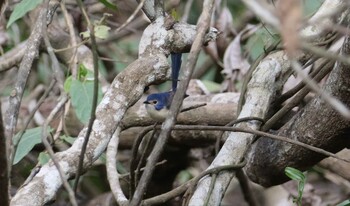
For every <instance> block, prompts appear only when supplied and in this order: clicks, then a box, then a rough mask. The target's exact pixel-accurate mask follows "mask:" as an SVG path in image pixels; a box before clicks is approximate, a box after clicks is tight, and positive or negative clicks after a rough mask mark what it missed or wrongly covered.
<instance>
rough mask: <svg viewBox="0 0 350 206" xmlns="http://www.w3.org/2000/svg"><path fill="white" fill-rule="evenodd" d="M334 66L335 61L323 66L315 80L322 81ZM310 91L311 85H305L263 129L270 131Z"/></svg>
mask: <svg viewBox="0 0 350 206" xmlns="http://www.w3.org/2000/svg"><path fill="white" fill-rule="evenodd" d="M332 66H333V62H330V63H329V64H328V65H327V66H325V67H323V68H322V70H321V71H320V72H318V73H317V74H316V75H315V77H314V81H316V82H319V81H321V79H323V78H324V77H325V76H326V75H327V74H328V73H329V72H330V71H331V70H332V68H333V67H332ZM310 76H314V75H310ZM309 92H310V88H309V87H303V88H302V89H301V90H300V91H299V92H298V94H296V95H295V97H294V98H293V99H292V100H291V101H290V102H288V103H287V104H286V105H284V106H283V107H282V108H281V109H280V110H278V112H276V113H275V114H274V115H273V116H272V117H271V118H270V119H269V120H267V121H266V123H265V125H263V126H262V128H261V131H268V130H269V129H271V128H272V127H273V125H274V124H275V123H276V122H278V121H279V120H280V119H281V118H283V117H284V116H285V115H286V114H287V113H288V112H289V111H291V110H292V109H293V108H294V107H295V106H297V105H298V104H299V103H300V102H301V100H303V99H304V97H305V96H306V95H307V94H308V93H309Z"/></svg>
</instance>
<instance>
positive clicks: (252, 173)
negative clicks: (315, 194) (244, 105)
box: [246, 37, 350, 186]
mask: <svg viewBox="0 0 350 206" xmlns="http://www.w3.org/2000/svg"><path fill="white" fill-rule="evenodd" d="M349 53H350V43H349V37H348V38H346V40H345V42H344V44H343V48H342V54H343V55H345V56H346V55H349ZM349 86H350V66H349V65H344V64H337V65H336V66H335V68H334V69H333V71H332V72H331V74H330V76H329V78H328V80H327V82H326V84H325V86H324V90H325V91H326V92H328V93H330V94H331V95H333V96H334V97H335V98H338V99H339V100H341V101H342V102H343V103H344V104H345V105H347V106H350V90H349ZM349 126H350V122H349V121H348V120H345V119H344V118H343V117H342V116H341V115H340V114H339V113H337V112H336V111H335V110H334V109H332V108H331V107H330V106H329V105H328V104H327V103H325V101H324V100H322V99H321V98H320V97H315V98H314V99H313V100H312V101H310V102H309V103H308V105H306V106H305V107H304V108H303V109H302V110H301V111H300V112H298V114H296V115H295V116H294V117H293V118H292V119H291V120H290V121H289V122H288V123H287V124H286V125H285V126H283V127H282V128H281V129H280V130H279V131H278V135H281V136H286V137H289V138H292V139H294V140H298V141H301V142H304V143H307V144H309V145H313V146H316V147H320V148H322V149H325V150H328V151H331V152H337V151H339V150H341V149H343V148H344V147H346V146H348V145H349V138H348V134H349V132H350V128H349ZM324 158H325V156H323V155H320V154H318V153H315V152H312V151H310V150H306V149H303V148H301V147H299V146H296V145H291V144H289V143H285V142H280V141H275V140H271V139H267V138H260V139H259V140H258V141H257V142H256V143H255V144H254V146H253V148H252V150H251V152H250V158H249V162H248V164H247V167H246V172H247V174H248V176H249V177H250V179H252V180H253V181H254V182H257V183H258V184H261V185H263V186H272V185H277V184H281V183H283V182H285V181H287V180H288V178H287V176H286V175H285V174H284V169H285V167H287V166H289V167H294V168H298V169H300V170H306V169H308V168H310V167H312V166H313V165H315V164H316V163H317V162H319V161H320V160H322V159H324Z"/></svg>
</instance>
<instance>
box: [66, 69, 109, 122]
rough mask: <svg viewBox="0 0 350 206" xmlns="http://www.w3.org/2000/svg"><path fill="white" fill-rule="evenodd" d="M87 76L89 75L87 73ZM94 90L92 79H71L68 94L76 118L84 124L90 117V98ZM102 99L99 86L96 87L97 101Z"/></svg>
mask: <svg viewBox="0 0 350 206" xmlns="http://www.w3.org/2000/svg"><path fill="white" fill-rule="evenodd" d="M89 72H90V71H89ZM87 76H89V75H87ZM93 92H94V81H93V80H84V81H79V80H75V79H73V80H72V84H71V87H70V91H69V93H70V96H71V100H72V105H73V107H74V108H75V112H76V114H77V117H78V119H79V120H80V121H81V122H82V123H84V124H86V123H87V122H88V121H89V118H90V112H91V107H92V98H93ZM101 99H102V90H101V87H99V89H98V102H99V101H100V100H101Z"/></svg>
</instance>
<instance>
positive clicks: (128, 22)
mask: <svg viewBox="0 0 350 206" xmlns="http://www.w3.org/2000/svg"><path fill="white" fill-rule="evenodd" d="M145 1H146V0H141V1H140V3H139V5H138V6H137V7H136V9H135V11H134V12H133V13H132V14H131V15H130V16H129V18H128V19H127V20H126V21H125V22H124V23H123V24H122V25H121V26H120V27H118V29H116V30H115V33H118V32H120V31H121V30H122V29H124V28H125V27H126V26H128V25H129V24H130V22H131V21H132V20H134V19H135V17H136V14H137V13H139V11H140V10H141V9H142V7H143V5H144V3H145Z"/></svg>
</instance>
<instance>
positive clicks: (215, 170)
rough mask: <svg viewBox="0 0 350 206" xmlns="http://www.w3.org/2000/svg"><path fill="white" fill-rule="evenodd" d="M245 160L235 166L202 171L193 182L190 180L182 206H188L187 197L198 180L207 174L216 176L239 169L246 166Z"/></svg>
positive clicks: (190, 194)
mask: <svg viewBox="0 0 350 206" xmlns="http://www.w3.org/2000/svg"><path fill="white" fill-rule="evenodd" d="M246 163H247V162H246V160H245V159H243V160H242V161H241V162H240V163H238V164H236V165H224V166H219V167H214V168H211V169H208V170H205V171H203V172H202V173H201V174H200V175H198V176H197V177H195V178H194V179H193V180H190V185H189V187H188V189H187V191H186V194H185V195H184V198H186V201H184V205H188V200H189V198H188V199H187V197H191V196H192V194H193V192H194V190H195V189H196V185H197V184H198V182H199V180H201V179H202V178H203V177H205V176H207V175H209V174H218V173H219V172H221V171H224V170H237V169H241V168H243V167H244V166H245V165H246Z"/></svg>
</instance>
